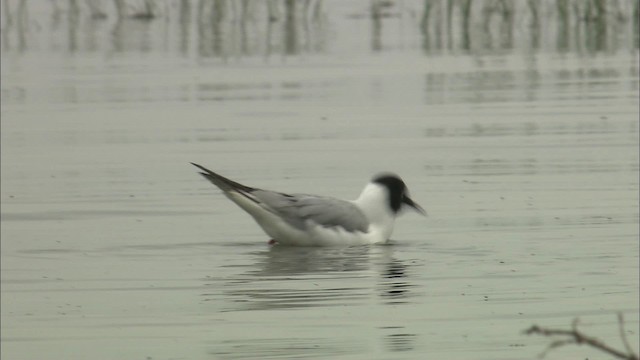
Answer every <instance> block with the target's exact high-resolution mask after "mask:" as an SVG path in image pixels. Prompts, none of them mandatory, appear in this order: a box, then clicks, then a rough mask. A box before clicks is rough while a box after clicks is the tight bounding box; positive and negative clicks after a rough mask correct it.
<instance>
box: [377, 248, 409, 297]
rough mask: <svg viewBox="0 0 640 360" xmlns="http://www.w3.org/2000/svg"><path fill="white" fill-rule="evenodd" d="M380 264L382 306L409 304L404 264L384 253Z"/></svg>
mask: <svg viewBox="0 0 640 360" xmlns="http://www.w3.org/2000/svg"><path fill="white" fill-rule="evenodd" d="M384 255H385V256H383V260H382V262H381V265H382V271H381V276H380V297H382V299H383V303H384V304H388V305H398V304H406V303H408V302H409V297H410V296H411V288H412V287H413V285H411V284H410V282H409V276H408V269H407V265H406V264H405V262H403V261H400V260H398V259H396V258H394V257H393V255H392V254H391V253H385V254H384Z"/></svg>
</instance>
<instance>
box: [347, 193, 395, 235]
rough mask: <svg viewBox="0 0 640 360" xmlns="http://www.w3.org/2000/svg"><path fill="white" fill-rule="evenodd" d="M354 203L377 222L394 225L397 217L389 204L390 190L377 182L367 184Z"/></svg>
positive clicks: (373, 221) (389, 225)
mask: <svg viewBox="0 0 640 360" xmlns="http://www.w3.org/2000/svg"><path fill="white" fill-rule="evenodd" d="M354 203H355V204H356V205H357V206H358V207H359V208H360V210H362V212H364V213H365V215H366V216H367V218H368V219H369V220H370V221H371V222H372V223H376V224H380V225H383V226H387V227H392V226H393V222H394V220H395V218H396V216H395V214H394V212H393V211H392V210H391V207H390V206H389V192H388V190H387V189H386V188H385V187H383V186H381V185H379V184H375V183H371V184H367V186H365V188H364V190H362V193H360V196H359V197H358V199H356V200H355V201H354Z"/></svg>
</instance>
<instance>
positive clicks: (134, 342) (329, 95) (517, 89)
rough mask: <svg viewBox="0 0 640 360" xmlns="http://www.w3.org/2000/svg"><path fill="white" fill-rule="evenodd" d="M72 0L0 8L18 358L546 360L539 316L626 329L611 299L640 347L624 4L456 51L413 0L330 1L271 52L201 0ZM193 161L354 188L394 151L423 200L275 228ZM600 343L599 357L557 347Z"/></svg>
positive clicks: (286, 182)
mask: <svg viewBox="0 0 640 360" xmlns="http://www.w3.org/2000/svg"><path fill="white" fill-rule="evenodd" d="M4 3H5V4H6V2H4ZM87 3H89V2H87ZM221 3H225V4H227V5H228V6H231V5H229V4H230V3H226V2H215V4H218V5H220V4H221ZM316 3H321V2H312V3H311V4H312V5H314V4H316ZM54 4H55V5H56V6H61V7H63V8H62V10H61V9H57V10H56V11H58V12H55V11H53V10H51V9H50V8H49V7H46V6H45V7H33V4H31V5H29V6H32V7H31V8H29V11H30V13H29V16H28V17H26V16H24V14H23V15H20V11H21V10H20V9H19V8H18V9H14V8H11V9H13V10H12V11H14V12H13V13H10V14H12V15H13V18H12V21H11V22H9V23H7V22H6V18H7V15H6V14H7V13H6V12H4V13H5V20H4V21H5V23H4V25H5V27H4V28H3V47H2V49H3V51H2V59H1V60H2V113H1V115H2V132H1V154H2V162H1V167H2V168H1V170H2V172H1V183H2V194H1V200H2V211H1V215H2V217H1V223H0V225H1V235H2V243H1V245H2V249H1V250H2V251H1V260H2V273H1V280H2V297H1V300H2V316H1V323H0V326H1V340H2V350H1V351H2V354H1V355H2V358H3V359H154V360H155V359H247V358H249V359H251V358H256V359H264V358H341V359H372V358H374V359H423V358H435V359H533V358H535V357H536V356H537V355H538V354H539V353H540V352H542V351H543V350H544V349H545V347H546V346H547V344H548V343H549V340H547V339H544V338H536V337H528V336H526V335H523V334H522V330H524V329H526V328H528V327H529V326H531V325H532V324H539V325H542V326H548V327H554V328H566V329H568V328H569V327H570V324H571V322H572V321H573V320H574V319H575V318H578V317H579V318H580V328H581V329H582V330H584V331H585V332H587V333H589V334H591V335H594V336H597V337H599V338H601V339H602V340H604V341H605V342H607V343H609V344H610V345H612V346H613V347H617V348H621V349H622V348H623V346H622V343H621V340H620V335H619V331H618V324H617V322H616V315H615V314H616V312H622V313H623V314H624V316H625V325H626V335H627V337H628V338H629V341H630V342H631V345H632V347H633V348H634V349H635V350H636V351H637V350H638V348H639V347H638V331H637V329H638V323H639V306H638V301H639V279H638V251H639V247H638V236H639V234H638V216H639V212H638V201H639V198H638V173H639V167H638V145H639V136H638V95H639V91H638V87H639V76H638V48H637V46H636V45H633V44H634V43H633V37H631V39H632V40H631V41H632V42H629V37H628V36H627V35H628V34H629V32H628V31H627V30H625V29H628V27H627V25H628V23H624V24H622V25H619V30H620V29H621V31H619V32H618V33H617V34H618V35H620V38H615V39H612V37H613V36H614V35H612V32H611V31H609V32H607V34H608V35H607V36H608V38H607V39H608V40H607V41H605V42H604V43H598V42H597V41H596V42H595V43H596V45H593V44H594V42H593V41H590V40H589V38H580V37H579V36H574V35H576V33H578V32H579V31H584V34H588V31H587V30H585V29H582V30H576V33H572V34H573V35H572V36H571V37H570V38H568V39H565V40H567V41H568V43H566V44H565V43H562V44H561V45H563V46H561V47H558V44H559V43H558V42H557V39H558V38H559V37H558V36H559V35H558V32H557V30H553V29H555V28H553V27H551V30H549V29H550V27H548V26H540V28H539V29H538V30H539V31H540V33H539V37H538V39H539V43H538V44H537V45H536V43H528V44H526V46H525V45H523V42H526V41H525V40H526V39H531V38H532V37H531V36H530V35H531V34H533V33H535V27H530V26H528V25H526V26H525V25H523V24H529V23H530V22H531V16H530V14H529V13H526V12H524V11H525V10H523V9H519V10H518V11H519V12H518V13H517V14H519V15H517V16H516V19H524V20H518V21H516V25H515V26H516V29H515V30H514V32H513V36H512V40H513V41H514V43H515V44H511V45H509V44H508V43H507V44H506V45H505V43H504V42H503V41H498V42H497V43H496V44H493V45H490V46H489V45H488V46H484V45H487V43H486V42H485V41H486V40H487V37H481V38H480V40H478V39H476V38H472V39H471V40H469V39H468V40H469V41H471V43H470V44H468V43H467V44H466V45H465V43H464V41H463V40H464V37H463V36H460V35H459V33H456V32H455V31H454V32H453V33H451V34H450V36H445V37H444V40H447V39H453V40H452V43H450V44H449V45H447V41H442V42H441V44H440V45H441V46H440V47H438V41H437V40H438V39H440V38H439V37H438V34H439V33H438V31H436V30H438V29H439V28H438V27H437V26H438V25H437V24H435V25H433V24H431V25H428V26H427V30H429V31H423V32H420V31H418V30H417V29H418V26H417V24H419V23H420V21H421V15H420V14H419V11H421V8H420V7H419V6H415V8H416V9H417V10H415V9H414V10H415V11H414V10H411V9H407V8H409V7H410V6H409V5H412V6H413V5H416V4H411V3H403V4H404V5H402V6H404V8H402V7H401V8H399V9H398V8H393V9H391V10H389V11H391V14H388V15H389V16H383V17H378V18H377V17H375V16H373V17H371V18H369V17H368V15H367V14H369V13H368V12H369V11H371V9H370V8H369V4H370V3H368V2H362V3H358V2H351V5H350V6H351V7H350V8H344V6H343V7H341V5H339V4H340V3H338V2H324V3H321V5H322V7H321V8H320V9H319V10H318V12H319V14H320V15H318V16H317V18H318V19H321V21H319V22H315V23H314V22H310V23H308V24H307V25H309V26H310V28H311V30H309V29H308V28H307V30H308V31H307V32H305V31H301V32H300V33H299V34H298V35H296V36H292V35H291V34H292V31H294V32H295V30H294V29H296V28H297V29H305V27H304V25H305V22H302V23H298V22H295V21H294V22H293V24H294V25H293V27H287V24H288V23H287V21H290V19H289V20H283V18H279V19H278V20H276V21H274V22H273V29H272V30H273V33H274V34H275V35H273V36H274V37H273V38H272V41H271V40H270V42H268V44H271V45H272V47H270V46H267V45H265V43H264V42H261V41H258V40H257V38H255V37H254V36H253V35H251V34H254V35H255V34H258V33H261V31H262V30H261V29H262V28H261V26H266V25H265V23H264V22H260V21H259V20H255V21H257V22H250V21H249V22H247V24H248V25H247V28H248V29H249V31H248V33H247V34H248V35H247V36H246V37H244V39H246V40H247V41H246V42H245V43H243V42H242V41H240V40H238V39H237V38H235V37H234V36H238V37H239V38H240V39H243V37H242V36H241V34H242V32H240V33H236V32H233V31H231V33H224V31H221V33H224V34H226V35H228V36H223V37H219V35H220V33H218V32H217V30H216V29H218V30H220V27H222V28H223V29H227V30H229V31H230V30H233V29H235V27H234V26H235V25H234V24H236V25H237V23H234V22H233V21H232V20H233V19H234V17H233V16H229V17H226V18H224V19H226V20H223V21H221V22H220V23H219V24H217V25H216V24H214V25H212V26H213V27H212V28H211V29H213V31H212V32H207V31H198V30H201V28H200V27H201V26H205V28H207V27H206V26H211V24H208V23H207V22H205V25H202V24H201V23H200V22H195V20H194V19H195V18H197V17H198V15H197V14H198V11H200V12H204V13H206V12H207V11H213V13H215V9H213V10H212V9H211V8H208V7H207V6H209V5H206V4H207V3H202V2H199V3H196V2H193V3H192V2H188V1H181V2H172V1H167V2H166V3H165V2H159V4H160V5H158V6H159V8H158V9H156V11H157V12H159V15H158V17H157V18H155V19H153V20H132V19H126V20H121V21H115V20H114V19H115V18H116V15H115V14H114V11H115V10H113V9H110V8H108V6H107V5H108V4H111V3H108V4H107V3H100V4H102V6H103V7H104V9H103V11H105V12H106V13H107V15H108V17H107V18H106V19H105V20H96V19H93V20H92V19H91V17H90V16H89V15H88V10H87V9H86V7H81V8H80V9H79V10H76V11H75V12H73V11H71V10H69V11H68V13H67V12H66V11H67V10H65V9H66V8H64V5H65V4H63V3H61V2H55V3H54ZM72 4H73V3H72ZM82 4H84V3H82ZM185 4H186V5H188V6H187V7H186V9H185V8H184V6H185ZM202 4H205V5H202ZM236 4H237V3H236ZM251 4H253V6H254V8H252V9H253V10H251V11H254V12H255V13H254V15H255V14H261V12H260V11H263V12H264V11H265V10H264V9H262V10H260V9H258V8H257V7H258V5H256V3H251ZM407 4H409V5H407ZM546 4H549V3H548V2H547V3H546ZM621 4H623V5H624V4H627V3H624V2H621ZM11 5H13V6H15V3H12V4H11ZM18 5H19V4H18ZM83 6H86V4H85V5H83ZM201 6H204V8H202V7H201ZM549 6H550V5H549ZM549 6H547V7H549ZM625 6H626V5H625ZM176 8H178V9H180V11H185V13H186V14H191V15H190V17H187V18H183V17H180V16H178V15H176V14H181V13H180V12H178V10H176ZM312 9H313V6H311V10H308V11H309V12H311V11H313V10H312ZM441 10H442V9H441ZM22 11H23V12H25V11H26V10H24V9H23V10H22ZM227 11H229V12H231V11H239V10H238V8H237V7H233V6H231V10H229V8H227ZM280 11H281V14H285V10H284V8H280ZM296 11H301V10H299V9H298V10H296ZM412 11H414V12H412ZM416 11H417V12H416ZM52 14H53V15H52ZM56 14H57V15H56ZM74 14H75V15H74ZM362 14H364V15H362ZM527 14H529V15H527ZM361 15H362V16H361ZM55 16H60V17H61V18H60V19H58V20H57V22H56V18H55ZM74 16H77V17H75V18H74ZM24 18H27V19H28V21H27V22H26V24H27V25H25V24H24V23H22V22H21V21H20V19H23V20H24ZM176 18H179V21H178V20H176ZM74 19H75V20H74ZM167 19H168V20H167ZM185 19H187V20H185ZM188 19H191V20H188ZM372 19H373V20H372ZM72 20H73V21H72ZM492 24H493V23H492ZM518 24H520V25H518ZM554 24H556V23H554ZM625 24H627V25H625ZM179 25H181V26H179ZM218 25H219V27H218ZM289 25H291V24H289ZM472 26H473V25H472ZM574 26H578V25H576V24H573V23H572V25H571V27H570V28H571V29H575V27H574ZM581 26H582V25H581ZM607 26H609V27H612V26H614V25H607ZM615 26H618V25H615ZM489 27H490V29H489V30H487V31H489V32H488V33H485V35H486V34H490V33H491V32H492V31H496V30H495V29H500V24H499V23H497V24H496V25H495V26H494V25H491V26H489ZM445 28H446V26H445ZM494 28H495V29H494ZM25 29H26V30H28V31H25ZM207 29H208V28H207ZM474 29H475V28H474ZM492 29H493V30H492ZM285 30H286V31H285ZM623 30H624V31H623ZM530 31H531V33H530ZM554 31H556V32H554ZM472 33H473V34H477V31H473V32H472ZM278 34H281V35H283V36H284V37H282V38H281V37H279V36H280V35H278ZM456 34H457V35H456ZM625 34H626V35H625ZM285 35H286V36H285ZM583 36H586V35H583ZM291 38H293V39H291ZM434 38H435V40H434ZM216 39H218V40H216ZM229 39H231V40H229ZM309 39H311V40H309ZM483 39H484V40H483ZM636 39H637V38H636ZM427 40H428V41H427ZM503 40H504V39H503ZM238 41H240V42H238ZM176 44H177V45H176ZM241 44H244V45H246V47H245V48H244V50H243V47H242V46H241ZM287 44H288V45H287ZM314 44H315V45H314ZM483 44H484V45H483ZM516 44H517V45H516ZM598 44H599V45H598ZM629 44H632V45H629ZM72 45H73V46H72ZM447 46H448V47H447ZM189 162H197V163H200V164H202V165H204V166H207V167H210V168H211V169H213V170H215V171H219V172H220V173H222V174H224V175H227V176H229V177H231V178H232V179H235V180H237V181H239V182H242V183H245V184H247V185H250V186H257V187H262V188H267V189H274V190H280V191H288V192H308V193H317V194H324V195H331V196H335V197H340V198H355V197H356V196H357V195H358V194H359V192H360V190H361V188H362V186H364V184H365V183H366V182H367V181H368V180H369V178H370V177H371V176H372V175H373V174H374V173H376V172H379V171H382V170H391V171H394V172H397V173H398V174H400V175H401V176H402V177H403V179H404V180H405V181H406V183H407V184H408V186H409V189H410V191H411V196H412V198H413V199H415V200H416V201H417V202H419V203H420V204H421V205H422V206H423V207H424V208H425V209H426V210H427V211H428V213H429V216H428V217H426V218H425V217H421V216H419V215H417V214H415V213H411V212H407V213H406V214H403V215H402V217H400V218H399V219H398V221H397V223H396V229H395V231H394V234H393V238H392V241H391V243H390V244H389V245H386V246H366V247H353V248H284V247H270V246H268V245H267V240H268V238H267V237H266V235H264V234H263V233H262V231H261V230H260V228H259V227H258V226H257V225H256V224H255V223H253V221H252V219H251V218H250V217H249V216H247V215H246V214H245V213H244V212H243V211H242V210H241V209H239V208H237V207H236V206H235V205H234V204H232V203H231V202H230V201H228V200H227V199H226V198H225V197H224V196H222V195H221V194H220V192H219V191H218V190H217V189H216V188H214V187H213V186H211V184H209V183H207V182H206V181H204V180H203V179H202V178H201V177H200V176H199V175H198V174H197V172H196V169H195V168H193V167H192V166H191V165H190V164H189ZM585 357H588V358H589V359H599V358H606V357H605V356H604V355H602V354H600V353H598V352H596V351H595V350H592V349H589V348H586V347H576V346H574V347H572V346H567V347H563V348H561V349H557V350H554V351H552V352H551V353H549V354H548V356H547V358H548V359H564V358H585Z"/></svg>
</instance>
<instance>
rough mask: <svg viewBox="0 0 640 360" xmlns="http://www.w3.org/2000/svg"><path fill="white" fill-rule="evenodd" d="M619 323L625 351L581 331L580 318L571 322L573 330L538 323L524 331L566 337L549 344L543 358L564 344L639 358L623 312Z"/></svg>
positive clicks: (623, 356)
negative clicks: (626, 331)
mask: <svg viewBox="0 0 640 360" xmlns="http://www.w3.org/2000/svg"><path fill="white" fill-rule="evenodd" d="M618 324H619V329H620V337H621V338H622V342H623V343H624V347H625V351H621V350H618V349H614V348H612V347H610V346H609V345H607V344H605V343H604V342H602V341H600V340H598V339H596V338H594V337H591V336H588V335H585V334H584V333H582V332H580V330H578V319H575V320H573V322H572V324H571V330H561V329H548V328H543V327H540V326H538V325H533V326H531V327H530V328H529V329H527V330H525V331H524V333H525V334H527V335H531V334H540V335H542V336H558V335H559V336H563V337H565V338H563V339H559V340H555V341H553V342H552V343H551V344H549V346H547V348H546V349H545V350H544V351H543V352H542V353H541V354H540V357H541V358H542V357H544V356H545V355H546V354H547V353H548V352H549V351H551V350H552V349H555V348H558V347H561V346H564V345H569V344H576V345H582V344H586V345H588V346H591V347H593V348H595V349H598V350H600V351H603V352H605V353H608V354H609V355H612V356H614V357H616V358H618V359H625V360H639V359H638V355H636V354H635V353H634V352H633V349H631V345H629V342H628V340H627V336H626V334H625V333H624V321H623V318H622V313H618Z"/></svg>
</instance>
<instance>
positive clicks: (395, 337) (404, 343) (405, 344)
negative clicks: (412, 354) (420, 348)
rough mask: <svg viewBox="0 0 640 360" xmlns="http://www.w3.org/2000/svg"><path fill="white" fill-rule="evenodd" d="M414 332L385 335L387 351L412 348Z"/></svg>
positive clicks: (414, 337) (409, 349)
mask: <svg viewBox="0 0 640 360" xmlns="http://www.w3.org/2000/svg"><path fill="white" fill-rule="evenodd" d="M415 339H416V334H406V333H398V334H390V335H387V336H385V338H384V342H385V345H386V347H387V349H388V350H389V351H411V350H413V348H414V342H415Z"/></svg>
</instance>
